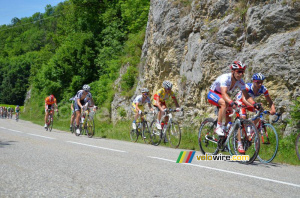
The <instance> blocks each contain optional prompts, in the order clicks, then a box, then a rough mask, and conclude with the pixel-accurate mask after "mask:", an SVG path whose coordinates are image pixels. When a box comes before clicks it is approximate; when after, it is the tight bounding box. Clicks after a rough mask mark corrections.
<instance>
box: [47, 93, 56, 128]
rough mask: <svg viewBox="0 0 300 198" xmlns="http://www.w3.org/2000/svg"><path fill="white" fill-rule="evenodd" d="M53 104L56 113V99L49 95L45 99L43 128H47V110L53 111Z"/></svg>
mask: <svg viewBox="0 0 300 198" xmlns="http://www.w3.org/2000/svg"><path fill="white" fill-rule="evenodd" d="M53 104H55V107H56V111H58V109H57V103H56V98H55V97H54V95H50V96H48V97H46V98H45V113H46V114H45V126H44V127H45V128H47V118H48V116H49V112H48V109H50V110H53V109H54V106H53Z"/></svg>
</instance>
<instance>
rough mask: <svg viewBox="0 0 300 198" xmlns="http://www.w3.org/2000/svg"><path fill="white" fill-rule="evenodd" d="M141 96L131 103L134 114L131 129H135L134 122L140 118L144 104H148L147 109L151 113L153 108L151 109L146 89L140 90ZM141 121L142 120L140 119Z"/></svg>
mask: <svg viewBox="0 0 300 198" xmlns="http://www.w3.org/2000/svg"><path fill="white" fill-rule="evenodd" d="M141 92H142V95H138V96H137V97H136V98H135V99H134V100H133V102H132V108H133V111H134V112H135V116H134V120H133V122H132V128H133V129H136V120H137V119H138V117H139V116H141V114H142V112H143V111H144V107H143V105H144V104H145V103H148V107H149V109H150V110H151V111H153V108H152V107H151V101H150V98H149V97H148V94H149V90H148V89H147V88H142V90H141ZM141 119H142V118H141Z"/></svg>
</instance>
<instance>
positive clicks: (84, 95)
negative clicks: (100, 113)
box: [74, 85, 95, 134]
mask: <svg viewBox="0 0 300 198" xmlns="http://www.w3.org/2000/svg"><path fill="white" fill-rule="evenodd" d="M90 89H91V87H90V86H89V85H83V87H82V90H79V91H78V92H77V94H76V95H75V102H74V106H75V112H76V133H77V134H80V130H79V119H80V114H81V112H84V107H87V105H88V103H90V105H95V104H94V101H93V99H92V94H91V93H90Z"/></svg>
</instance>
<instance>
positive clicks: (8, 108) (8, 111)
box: [7, 107, 11, 119]
mask: <svg viewBox="0 0 300 198" xmlns="http://www.w3.org/2000/svg"><path fill="white" fill-rule="evenodd" d="M10 109H11V107H7V119H9V118H10V114H11V112H10Z"/></svg>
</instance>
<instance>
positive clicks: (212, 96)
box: [207, 90, 222, 107]
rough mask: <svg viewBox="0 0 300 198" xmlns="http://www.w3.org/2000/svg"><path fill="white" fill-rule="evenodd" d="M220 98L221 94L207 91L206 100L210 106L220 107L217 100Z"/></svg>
mask: <svg viewBox="0 0 300 198" xmlns="http://www.w3.org/2000/svg"><path fill="white" fill-rule="evenodd" d="M221 98H222V94H221V93H219V92H216V91H212V90H209V92H208V95H207V100H208V102H209V103H210V104H212V105H214V106H217V107H220V105H219V103H218V102H219V100H220V99H221Z"/></svg>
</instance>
